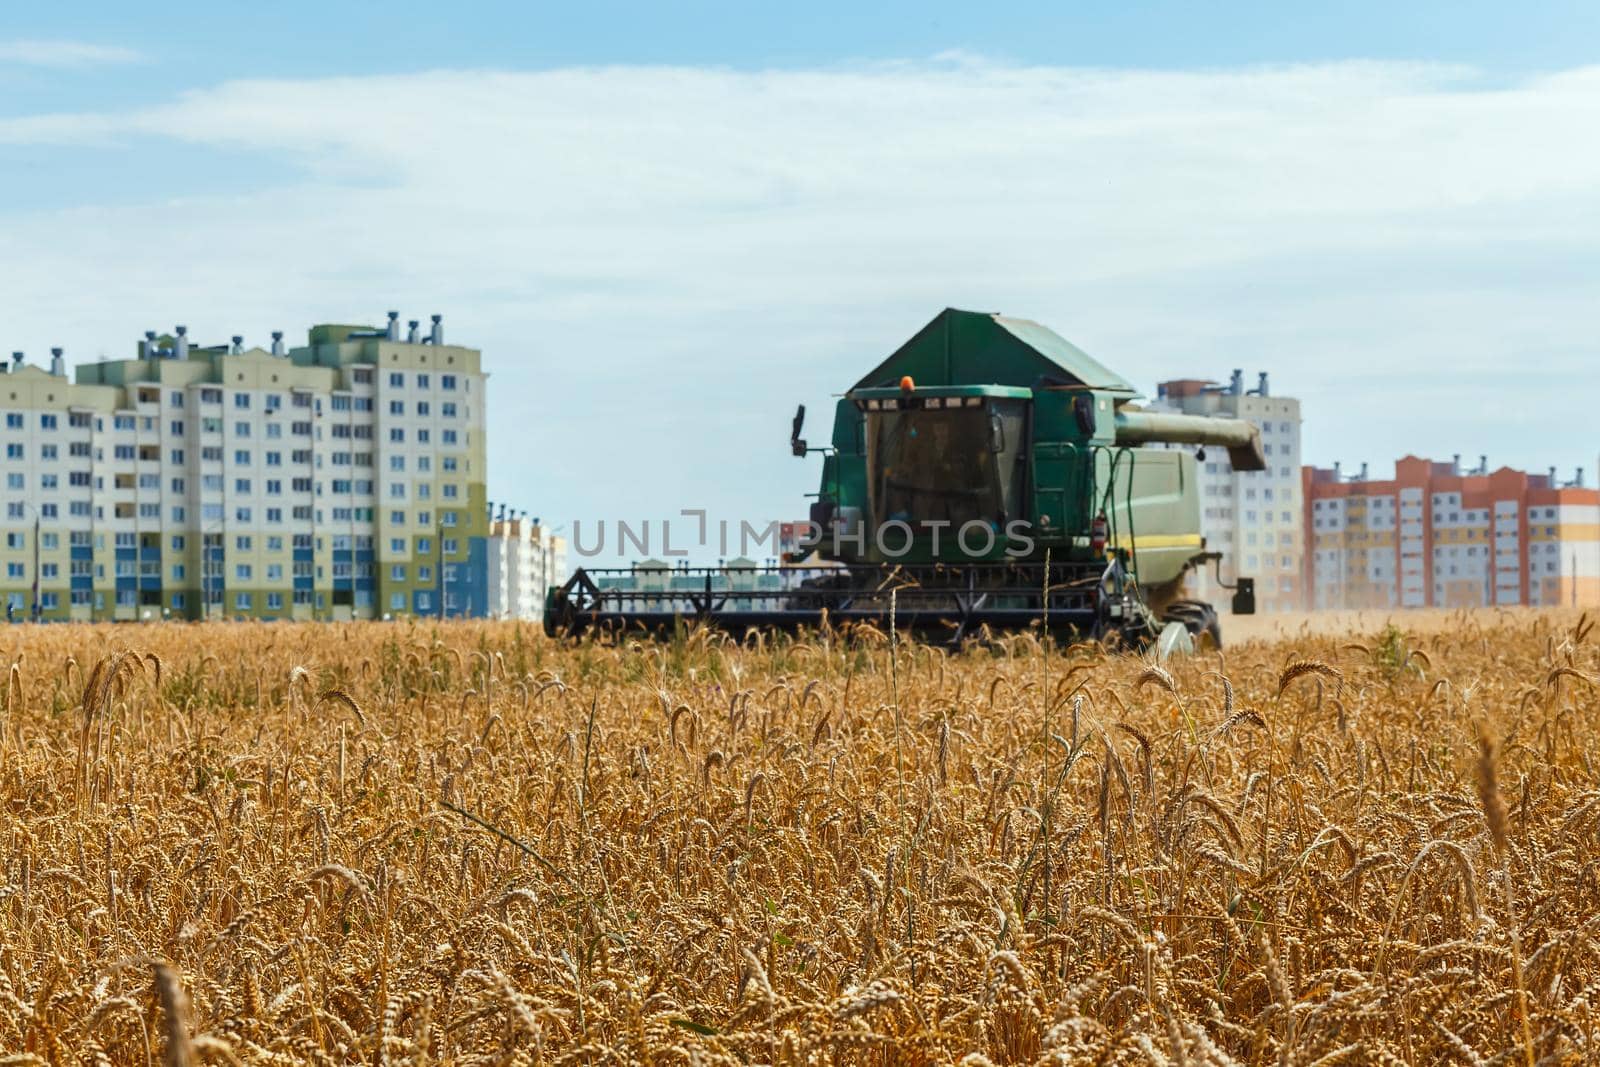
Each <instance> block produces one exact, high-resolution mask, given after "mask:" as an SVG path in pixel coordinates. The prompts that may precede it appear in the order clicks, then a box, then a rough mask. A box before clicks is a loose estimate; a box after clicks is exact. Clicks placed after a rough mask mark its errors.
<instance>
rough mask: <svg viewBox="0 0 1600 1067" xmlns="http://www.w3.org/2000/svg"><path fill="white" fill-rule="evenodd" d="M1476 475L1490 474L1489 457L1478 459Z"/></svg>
mask: <svg viewBox="0 0 1600 1067" xmlns="http://www.w3.org/2000/svg"><path fill="white" fill-rule="evenodd" d="M1474 473H1476V474H1488V473H1489V457H1488V456H1479V457H1478V469H1477V470H1476V471H1475V472H1474Z"/></svg>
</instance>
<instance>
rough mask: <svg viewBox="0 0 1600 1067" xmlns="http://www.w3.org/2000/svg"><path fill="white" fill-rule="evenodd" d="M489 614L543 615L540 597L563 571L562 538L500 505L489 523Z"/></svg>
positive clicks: (500, 616)
mask: <svg viewBox="0 0 1600 1067" xmlns="http://www.w3.org/2000/svg"><path fill="white" fill-rule="evenodd" d="M488 547H489V616H490V617H491V618H495V619H529V620H532V621H540V620H543V618H544V599H545V594H546V593H548V592H549V590H550V587H551V586H553V585H560V584H561V582H562V581H564V580H565V578H566V573H567V541H566V538H564V537H560V536H557V535H556V534H554V533H551V532H550V531H549V530H548V529H546V528H545V527H543V526H541V525H540V524H539V520H538V519H534V520H532V521H531V522H530V521H529V520H528V518H527V513H526V512H523V513H520V514H512V515H509V516H508V515H507V514H506V513H505V510H504V509H501V512H500V514H499V515H498V516H497V517H496V518H495V519H494V521H493V522H491V523H490V525H489V546H488Z"/></svg>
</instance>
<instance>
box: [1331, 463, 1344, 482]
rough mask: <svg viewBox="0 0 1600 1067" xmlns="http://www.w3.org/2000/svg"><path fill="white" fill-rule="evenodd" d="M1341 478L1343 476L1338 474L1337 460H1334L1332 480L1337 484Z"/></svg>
mask: <svg viewBox="0 0 1600 1067" xmlns="http://www.w3.org/2000/svg"><path fill="white" fill-rule="evenodd" d="M1341 477H1343V475H1341V474H1340V473H1339V461H1338V460H1334V461H1333V480H1334V481H1336V482H1337V481H1338V480H1339V479H1340V478H1341Z"/></svg>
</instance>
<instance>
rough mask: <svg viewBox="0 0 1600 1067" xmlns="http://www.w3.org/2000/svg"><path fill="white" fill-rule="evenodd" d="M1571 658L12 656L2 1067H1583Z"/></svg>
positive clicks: (441, 648) (1396, 633)
mask: <svg viewBox="0 0 1600 1067" xmlns="http://www.w3.org/2000/svg"><path fill="white" fill-rule="evenodd" d="M1398 621H1399V622H1401V623H1402V624H1403V623H1404V619H1403V617H1402V618H1400V619H1399V620H1398ZM1589 625H1590V624H1589V623H1588V622H1587V621H1586V620H1582V619H1579V618H1577V617H1576V616H1570V617H1569V616H1567V615H1562V614H1552V615H1542V616H1541V615H1535V616H1529V615H1518V616H1506V615H1497V614H1494V613H1489V612H1483V613H1478V614H1471V615H1467V614H1463V615H1458V616H1455V617H1453V618H1451V619H1449V620H1447V622H1446V624H1444V625H1441V626H1439V627H1438V628H1437V629H1436V630H1434V631H1433V632H1431V633H1427V634H1421V635H1419V634H1414V633H1406V632H1405V631H1404V630H1402V629H1396V628H1394V627H1390V628H1388V629H1386V630H1385V631H1383V632H1364V633H1355V634H1348V635H1335V634H1318V633H1313V632H1310V631H1309V630H1308V631H1306V632H1303V633H1301V634H1298V635H1291V636H1289V637H1288V638H1281V639H1276V640H1273V641H1270V642H1268V641H1259V642H1251V643H1246V644H1242V645H1240V646H1238V647H1234V648H1229V649H1226V650H1225V651H1224V652H1223V653H1222V654H1205V655H1201V656H1197V657H1195V658H1191V659H1185V660H1175V661H1172V662H1170V663H1168V664H1166V665H1165V666H1157V665H1155V664H1152V663H1151V662H1149V661H1147V660H1144V659H1141V658H1138V657H1136V656H1132V655H1114V654H1110V653H1107V652H1105V651H1103V650H1100V649H1098V648H1094V647H1089V646H1076V647H1070V648H1055V647H1045V646H1041V643H1040V642H1039V641H1038V640H1036V639H1035V638H1034V637H1033V636H1031V635H1026V634H1024V635H1018V636H1013V637H1009V638H998V639H996V640H994V641H993V642H990V643H988V644H986V645H981V646H976V647H969V648H968V649H966V650H965V651H963V652H960V653H957V654H952V653H949V652H946V651H944V650H942V649H938V648H932V647H928V646H924V645H918V644H913V643H909V642H901V641H897V640H894V639H893V638H892V637H889V636H885V635H884V634H881V633H876V632H859V633H856V634H854V635H850V636H842V635H821V636H816V637H813V638H810V639H807V640H803V641H793V640H784V639H768V640H765V641H754V640H753V641H750V642H747V643H745V644H744V645H740V644H738V643H736V642H733V641H731V640H729V639H728V638H726V637H723V636H720V635H717V634H711V633H693V634H686V635H680V636H679V637H678V638H677V639H675V640H671V641H662V642H653V643H626V644H622V645H611V646H608V645H600V644H582V645H578V646H562V645H559V644H557V643H554V642H551V641H549V640H547V639H546V638H544V637H543V635H542V634H539V633H537V632H536V631H535V630H534V628H533V627H531V626H526V625H522V626H519V625H515V624H508V623H495V624H489V623H485V624H469V623H461V624H451V625H447V626H442V627H435V626H430V625H422V624H348V625H323V626H293V625H251V624H217V625H213V626H199V625H174V626H150V627H119V628H111V627H90V626H50V627H21V626H17V627H10V628H7V629H6V630H4V631H0V653H3V654H4V655H5V657H6V659H5V661H4V669H5V671H6V675H5V677H4V679H3V680H4V683H5V690H4V710H3V713H0V1064H25V1063H38V1064H43V1063H50V1064H69V1063H84V1064H90V1063H118V1064H121V1063H134V1064H145V1063H153V1062H156V1061H158V1060H159V1061H162V1062H164V1063H167V1064H183V1063H196V1062H209V1063H250V1064H256V1063H260V1064H266V1063H281V1064H289V1063H307V1062H310V1063H319V1064H333V1063H357V1062H362V1063H372V1064H378V1063H385V1062H388V1063H396V1064H399V1063H415V1064H421V1063H496V1064H498V1063H518V1064H536V1063H538V1064H595V1065H598V1064H604V1063H620V1062H649V1063H696V1064H713V1063H720V1064H747V1063H748V1064H755V1063H783V1064H800V1063H817V1064H831V1063H850V1064H855V1063H860V1064H890V1063H893V1064H922V1063H928V1064H933V1063H955V1062H960V1063H965V1064H974V1065H975V1064H984V1063H993V1064H1002V1063H1006V1064H1009V1063H1040V1062H1050V1063H1062V1064H1065V1063H1146V1062H1148V1063H1155V1064H1167V1063H1171V1064H1213V1063H1217V1064H1220V1063H1249V1064H1305V1065H1312V1064H1315V1065H1320V1067H1329V1065H1332V1064H1356V1063H1417V1064H1423V1063H1441V1062H1460V1063H1513V1064H1532V1063H1541V1064H1543V1063H1580V1062H1596V1061H1597V1060H1600V1051H1597V1050H1600V1044H1597V1042H1600V1037H1597V1035H1596V1033H1595V1018H1594V1015H1595V1012H1594V1005H1593V1001H1594V999H1595V996H1596V990H1597V989H1600V938H1597V933H1600V929H1597V928H1600V910H1597V907H1596V905H1597V903H1600V848H1597V847H1596V844H1595V835H1596V833H1597V830H1600V785H1597V781H1596V778H1597V769H1596V767H1595V760H1596V758H1597V756H1596V742H1597V738H1600V729H1597V719H1596V699H1597V694H1596V691H1595V685H1596V680H1597V678H1600V662H1597V659H1600V656H1597V651H1596V645H1597V641H1596V639H1595V638H1594V637H1593V635H1591V634H1590V632H1589Z"/></svg>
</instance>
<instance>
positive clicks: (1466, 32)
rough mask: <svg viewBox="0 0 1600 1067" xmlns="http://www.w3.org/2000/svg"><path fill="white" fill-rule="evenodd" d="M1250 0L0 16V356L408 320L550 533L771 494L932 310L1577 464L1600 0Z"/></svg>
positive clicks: (746, 513) (1366, 446) (92, 10)
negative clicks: (458, 355)
mask: <svg viewBox="0 0 1600 1067" xmlns="http://www.w3.org/2000/svg"><path fill="white" fill-rule="evenodd" d="M1289 8H1290V5H1278V4H1265V3H1261V4H1254V3H1249V4H1247V3H1220V4H1211V5H1196V4H1178V3H1157V4H1138V3H1129V4H1117V5H1112V4H1104V5H1088V4H1061V3H1051V4H1044V3H1040V4H1014V5H1007V4H991V5H974V4H956V3H942V2H932V3H920V4H888V3H885V4H876V5H862V4H844V3H831V2H823V3H810V4H806V5H782V6H780V5H766V4H749V3H739V4H732V3H704V2H700V3H696V2H686V3H678V4H673V5H643V4H641V5H631V4H619V3H591V4H584V5H571V4H562V5H554V4H537V3H536V4H526V3H525V4H476V3H470V2H463V3H458V4H455V5H451V6H448V7H440V6H437V5H430V6H427V7H424V6H422V5H409V4H403V3H402V4H383V5H379V4H368V3H356V4H345V5H327V4H318V5H312V4H308V3H297V2H289V3H280V4H275V5H255V6H253V7H250V8H246V7H244V6H243V5H241V6H239V7H238V9H234V8H233V7H232V6H228V5H224V6H220V7H219V6H217V5H205V6H201V5H199V4H190V3H183V4H160V3H151V4H143V5H137V6H128V5H122V4H110V3H80V4H68V5H56V6H49V5H33V6H32V8H31V9H30V10H26V11H24V10H16V11H7V12H5V13H4V14H3V15H0V351H11V350H17V349H20V350H24V351H27V352H28V353H29V354H30V356H31V357H34V358H37V359H40V360H42V359H43V358H44V357H45V356H46V354H47V352H48V350H49V348H50V347H51V346H53V345H61V346H64V347H65V348H66V350H67V353H68V357H69V362H80V361H86V360H92V359H95V358H100V357H103V356H116V357H122V356H126V355H128V354H131V353H132V351H133V349H134V345H135V341H136V339H137V338H138V337H139V336H141V335H142V333H143V331H145V330H146V329H162V330H165V329H168V328H170V327H171V326H172V325H174V324H177V323H184V324H186V325H188V326H189V327H190V333H191V336H193V337H194V338H195V339H196V340H197V341H198V342H200V343H216V342H220V341H223V340H225V339H226V338H227V337H228V336H230V335H232V334H235V333H238V334H243V335H244V336H245V337H246V339H247V341H248V342H250V343H262V344H264V343H265V342H266V339H267V336H268V333H269V331H271V330H274V329H283V330H285V331H287V333H288V336H289V337H290V338H291V339H294V338H296V337H303V336H304V329H305V328H306V327H307V326H309V325H310V324H311V323H314V322H330V321H331V322H368V323H373V324H376V323H379V322H381V321H382V320H383V319H384V315H385V312H386V311H387V310H389V309H391V308H393V309H398V310H399V311H400V312H401V315H402V318H403V319H410V318H419V319H422V320H423V321H424V322H426V321H427V317H428V315H430V314H433V313H440V314H443V315H444V325H445V332H446V338H447V340H449V341H451V342H455V343H460V344H468V345H473V346H476V347H481V348H482V349H483V351H484V360H485V364H486V368H487V369H488V371H489V372H490V374H491V379H490V393H491V399H490V403H489V412H488V417H489V442H490V444H489V462H490V471H489V479H488V480H489V496H490V498H491V499H493V500H497V501H504V502H508V503H510V504H511V505H512V506H515V507H519V508H526V509H528V510H529V511H530V512H531V513H532V514H535V515H540V516H541V517H543V518H544V519H545V520H546V522H548V523H551V524H552V525H557V526H560V525H562V524H570V523H571V522H573V521H575V520H581V521H583V522H584V523H586V524H592V523H593V522H595V521H596V520H599V519H602V518H604V519H610V520H613V521H614V520H616V519H619V518H627V519H630V520H633V521H634V522H636V523H637V522H638V521H640V520H643V519H652V518H653V519H658V520H659V519H660V518H662V517H668V516H676V515H678V513H679V512H680V510H681V509H684V508H705V509H707V510H708V511H709V512H710V513H711V515H712V517H713V518H716V517H722V518H727V519H730V520H733V521H734V522H737V521H738V520H741V519H744V520H748V521H752V522H763V521H767V520H772V519H783V518H791V517H803V516H804V514H805V507H806V503H807V502H806V499H805V494H806V493H809V492H814V491H815V489H816V485H817V480H818V475H819V466H820V462H819V461H818V460H817V459H816V458H815V457H813V458H811V459H810V460H807V461H802V460H797V459H794V458H793V457H791V456H790V455H789V454H788V447H787V438H788V432H789V422H790V418H791V416H792V414H793V411H794V407H795V405H796V404H798V403H804V404H805V405H806V406H807V408H808V411H809V414H810V419H809V422H808V426H807V436H808V437H810V438H811V439H812V441H813V442H814V443H816V442H818V441H819V440H823V439H826V437H827V436H828V424H829V422H830V421H831V416H832V405H833V403H834V397H835V395H836V394H837V393H839V392H840V391H842V390H843V389H845V388H847V387H848V386H849V385H850V384H852V383H853V382H854V381H855V380H856V378H857V377H859V376H860V374H861V373H863V372H864V371H865V370H867V369H869V368H870V367H871V366H873V365H874V364H876V363H877V362H878V361H879V360H880V359H881V358H882V357H883V356H884V355H886V354H887V353H888V352H890V351H892V350H893V349H894V348H895V347H896V346H897V345H898V344H899V343H900V342H901V341H903V340H904V339H905V338H907V337H909V336H910V335H911V334H912V333H914V332H915V331H916V330H917V329H919V328H920V327H921V326H922V325H923V324H924V323H925V322H926V321H927V320H928V319H930V318H932V317H933V316H934V315H935V314H936V313H937V312H938V311H939V310H940V309H942V308H944V307H946V306H954V307H963V308H969V309H976V310H985V311H1002V312H1005V313H1007V314H1011V315H1018V316H1022V317H1025V318H1032V319H1035V320H1038V321H1040V322H1043V323H1045V324H1047V325H1049V326H1050V327H1052V328H1053V329H1055V330H1056V331H1057V332H1059V333H1061V334H1062V335H1064V336H1065V337H1067V338H1068V339H1070V340H1072V341H1074V342H1075V343H1076V344H1078V345H1079V346H1080V347H1082V348H1084V349H1086V350H1087V351H1088V352H1090V353H1091V354H1092V355H1094V356H1095V357H1096V358H1098V359H1099V360H1100V361H1101V362H1103V363H1105V364H1107V365H1108V366H1111V367H1112V368H1114V369H1116V370H1118V371H1120V372H1121V373H1123V374H1124V376H1126V377H1128V378H1129V379H1130V380H1133V381H1134V382H1136V383H1138V384H1139V385H1140V386H1141V387H1143V388H1145V389H1146V390H1147V391H1149V392H1153V391H1154V384H1155V383H1156V382H1157V381H1160V380H1163V379H1166V378H1175V377H1209V378H1216V379H1225V378H1226V377H1227V375H1228V373H1229V371H1230V370H1231V369H1232V368H1234V367H1240V368H1243V369H1244V370H1245V371H1246V374H1247V376H1248V379H1249V380H1250V381H1252V382H1253V381H1254V379H1255V374H1256V373H1257V372H1258V371H1262V370H1265V371H1268V372H1270V374H1271V380H1272V384H1273V389H1274V391H1275V392H1278V393H1282V394H1284V395H1292V396H1296V397H1298V398H1300V399H1301V401H1302V408H1303V412H1304V415H1305V426H1304V454H1305V458H1306V459H1307V461H1309V462H1313V463H1316V464H1319V465H1329V464H1331V463H1332V462H1333V461H1334V460H1340V461H1342V462H1343V464H1344V465H1345V467H1346V468H1347V469H1348V468H1351V467H1355V466H1358V465H1359V464H1360V463H1361V462H1363V461H1366V462H1369V463H1370V464H1371V465H1372V468H1373V470H1374V471H1375V472H1378V473H1385V474H1386V473H1387V472H1388V471H1389V470H1390V469H1391V467H1390V465H1391V463H1392V461H1393V459H1394V458H1396V457H1398V456H1400V455H1404V454H1406V453H1417V454H1423V455H1431V456H1434V457H1436V458H1440V459H1448V458H1449V456H1450V455H1451V454H1452V453H1462V454H1464V455H1465V456H1466V457H1468V458H1469V459H1471V460H1474V461H1475V459H1476V457H1477V456H1478V455H1479V454H1487V455H1488V456H1489V458H1490V462H1491V465H1492V466H1499V465H1500V464H1509V465H1513V466H1520V467H1525V468H1528V469H1532V470H1537V471H1542V470H1543V469H1544V468H1545V467H1547V466H1550V465H1556V466H1559V467H1560V468H1561V469H1562V471H1563V474H1564V476H1568V477H1570V475H1571V472H1572V470H1573V468H1575V467H1578V466H1583V467H1585V468H1587V470H1586V475H1587V477H1588V482H1589V484H1595V479H1596V476H1597V474H1600V471H1597V466H1600V459H1597V453H1600V432H1597V430H1596V426H1595V422H1596V420H1595V417H1594V415H1593V414H1592V409H1593V407H1594V404H1595V400H1596V398H1597V397H1600V358H1597V357H1600V331H1597V329H1596V322H1597V315H1596V312H1597V309H1600V270H1597V269H1596V266H1597V253H1600V138H1596V137H1595V136H1594V131H1595V130H1596V129H1600V52H1597V48H1600V5H1594V4H1578V3H1570V4H1542V5H1541V4H1533V5H1518V6H1515V7H1513V6H1512V5H1504V4H1487V3H1477V2H1464V3H1453V4H1444V3H1412V4H1405V5H1395V4H1388V3H1385V4H1379V3H1366V2H1355V3H1345V4H1337V5H1322V6H1321V8H1320V10H1317V11H1291V10H1290V9H1289ZM569 532H570V531H569Z"/></svg>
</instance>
